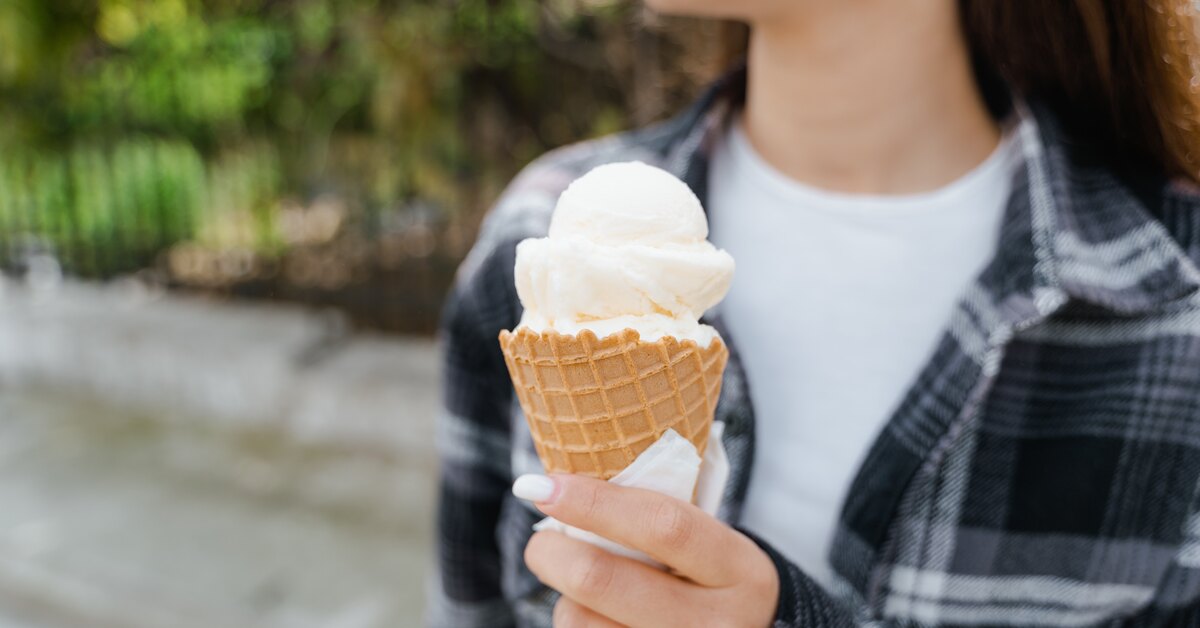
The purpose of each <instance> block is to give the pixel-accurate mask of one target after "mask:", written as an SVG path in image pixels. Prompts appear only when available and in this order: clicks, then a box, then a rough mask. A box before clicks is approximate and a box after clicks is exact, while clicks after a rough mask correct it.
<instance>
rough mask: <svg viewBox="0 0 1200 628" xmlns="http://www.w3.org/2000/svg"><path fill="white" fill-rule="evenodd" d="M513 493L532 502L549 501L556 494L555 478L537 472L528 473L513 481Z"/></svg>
mask: <svg viewBox="0 0 1200 628" xmlns="http://www.w3.org/2000/svg"><path fill="white" fill-rule="evenodd" d="M512 492H513V495H516V496H517V497H519V498H521V499H524V500H528V501H531V502H545V501H549V499H550V498H551V497H553V496H554V480H552V479H550V478H548V477H546V476H544V475H538V474H536V473H527V474H525V475H522V476H521V477H519V478H517V481H516V482H513V487H512Z"/></svg>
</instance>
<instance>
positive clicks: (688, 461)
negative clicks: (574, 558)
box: [533, 421, 729, 568]
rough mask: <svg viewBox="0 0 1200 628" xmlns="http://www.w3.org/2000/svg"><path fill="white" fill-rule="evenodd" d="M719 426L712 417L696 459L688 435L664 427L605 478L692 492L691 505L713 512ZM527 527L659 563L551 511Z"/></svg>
mask: <svg viewBox="0 0 1200 628" xmlns="http://www.w3.org/2000/svg"><path fill="white" fill-rule="evenodd" d="M724 432H725V424H724V423H722V422H720V421H717V422H714V423H713V425H712V428H711V432H710V433H709V435H708V446H707V447H705V450H704V459H703V460H701V459H700V456H699V455H697V454H696V447H695V445H692V443H691V441H689V440H688V439H686V438H684V437H682V436H680V435H679V433H678V432H676V431H675V430H671V429H668V430H667V431H666V432H665V433H663V435H662V437H660V438H659V439H658V440H657V441H654V444H653V445H650V447H649V448H647V449H646V451H643V452H642V455H640V456H638V457H637V458H636V459H635V460H634V461H633V463H631V464H630V465H629V466H628V467H625V468H624V469H623V470H621V472H620V473H618V474H617V475H616V476H614V477H613V478H612V479H611V480H609V482H612V483H613V484H616V485H618V486H628V487H632V488H645V489H650V490H652V491H658V492H659V493H662V494H664V495H668V496H670V497H674V498H676V499H681V500H683V501H690V500H691V499H692V494H693V492H694V493H695V495H696V505H697V506H699V507H700V509H701V510H703V511H704V512H706V513H708V514H710V515H716V513H717V509H718V508H720V506H721V495H722V494H724V492H725V482H726V481H727V480H728V479H729V458H728V457H726V455H725V445H724V444H723V443H722V442H721V435H722V434H723V433H724ZM533 529H534V530H556V531H558V532H562V533H563V534H566V535H567V536H569V537H571V538H575V539H579V540H581V541H587V542H588V543H591V544H592V545H595V546H597V547H601V548H604V549H606V550H608V551H610V552H612V553H614V554H619V555H621V556H628V557H629V558H633V559H635V560H640V561H642V562H644V563H646V564H648V565H653V566H655V567H658V568H662V567H663V565H662V564H660V563H658V562H657V561H655V560H654V559H652V558H650V557H649V556H647V555H646V554H644V553H642V552H639V551H636V550H632V549H629V548H627V547H625V546H623V545H618V544H617V543H614V542H612V541H610V540H608V539H606V538H603V537H601V536H598V535H596V534H593V533H591V532H588V531H587V530H580V529H579V528H576V527H574V526H569V525H567V524H565V523H563V522H561V521H559V520H557V519H555V518H554V517H546V518H545V519H542V520H541V521H539V522H537V523H535V524H534V525H533Z"/></svg>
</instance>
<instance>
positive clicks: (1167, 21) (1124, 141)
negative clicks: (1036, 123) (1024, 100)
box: [685, 0, 1200, 182]
mask: <svg viewBox="0 0 1200 628" xmlns="http://www.w3.org/2000/svg"><path fill="white" fill-rule="evenodd" d="M958 3H959V13H960V18H961V21H962V28H963V33H964V35H965V37H966V40H967V44H968V46H969V47H970V49H971V53H972V56H973V57H974V63H975V71H976V74H977V76H978V80H979V82H980V85H981V87H982V89H983V91H984V94H985V97H989V101H991V102H993V103H994V102H995V101H996V100H997V98H995V97H997V96H999V95H1002V94H1003V95H1007V93H1008V91H1009V90H1010V89H1011V90H1013V91H1015V92H1016V93H1017V94H1020V95H1023V96H1026V97H1029V98H1033V99H1036V100H1038V101H1040V102H1043V103H1045V104H1046V105H1048V106H1050V107H1051V108H1053V109H1054V110H1055V111H1056V112H1057V113H1058V117H1059V118H1060V119H1061V120H1062V122H1063V124H1064V126H1065V127H1066V130H1067V131H1068V132H1069V133H1070V135H1071V140H1072V142H1073V143H1075V144H1080V145H1084V146H1087V147H1089V148H1092V149H1094V150H1095V151H1097V152H1098V153H1100V154H1102V155H1103V156H1104V157H1105V158H1106V159H1107V160H1108V161H1110V162H1111V163H1113V164H1114V165H1117V166H1121V167H1126V168H1133V169H1139V170H1154V171H1157V172H1159V173H1162V174H1165V175H1167V176H1171V177H1186V178H1187V179H1190V180H1192V181H1194V182H1200V78H1197V76H1198V75H1197V63H1198V62H1200V32H1198V29H1200V21H1198V20H1197V15H1196V13H1197V11H1196V9H1195V8H1193V5H1192V2H1191V0H958ZM718 33H719V37H713V33H712V32H711V31H710V32H708V33H706V38H705V42H706V48H707V50H708V52H709V54H710V56H709V57H708V59H709V60H710V61H715V62H716V64H710V65H708V66H707V67H708V68H716V67H718V66H720V67H728V64H729V63H731V62H733V61H734V60H735V59H738V58H741V57H743V56H744V55H745V42H746V37H745V34H746V29H745V27H744V26H743V25H741V24H737V23H733V22H725V23H722V25H721V26H720V30H719V31H718ZM714 42H717V43H718V45H715V46H714V45H713V43H714ZM685 48H690V49H692V50H695V49H696V48H695V47H693V46H685ZM714 57H715V58H714ZM702 74H703V75H704V76H705V77H706V78H711V77H712V75H713V74H714V72H712V71H707V72H704V73H702ZM692 75H693V76H698V75H697V73H695V72H692Z"/></svg>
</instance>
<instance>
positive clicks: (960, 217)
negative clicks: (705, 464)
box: [708, 124, 1020, 588]
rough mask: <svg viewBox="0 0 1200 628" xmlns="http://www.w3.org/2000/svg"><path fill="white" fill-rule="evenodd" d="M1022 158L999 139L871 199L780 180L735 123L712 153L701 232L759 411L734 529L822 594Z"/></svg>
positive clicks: (987, 244)
mask: <svg viewBox="0 0 1200 628" xmlns="http://www.w3.org/2000/svg"><path fill="white" fill-rule="evenodd" d="M1019 164H1020V151H1019V147H1018V146H1017V140H1016V139H1015V138H1014V137H1012V136H1011V135H1009V136H1006V138H1005V139H1003V140H1002V141H1001V142H1000V144H999V146H998V147H997V148H996V150H995V151H994V152H993V153H992V155H991V156H989V157H988V158H987V159H986V160H985V161H984V162H983V163H981V164H979V165H978V166H977V167H975V169H973V170H971V171H970V172H968V173H967V174H965V175H964V176H962V177H961V178H960V179H958V180H957V181H954V182H952V183H950V184H948V185H946V186H945V187H943V188H941V189H938V190H935V191H933V192H929V193H923V194H913V195H903V196H869V195H854V194H844V193H837V192H830V191H826V190H820V189H816V188H814V187H811V186H808V185H805V184H803V183H800V182H797V181H795V180H793V179H790V178H788V177H787V176H786V175H784V174H782V173H780V172H778V171H776V170H775V169H773V168H772V167H771V166H770V165H769V164H767V163H766V162H765V161H764V160H763V159H762V158H761V157H760V156H759V155H758V154H757V153H756V152H755V151H754V148H753V147H752V146H751V145H750V142H749V141H748V140H747V138H746V136H745V135H744V134H743V132H742V130H741V128H740V126H739V125H736V124H734V125H731V128H730V129H729V131H728V132H727V133H726V134H725V135H724V137H723V139H722V141H721V142H720V143H719V145H718V146H717V147H716V150H715V152H714V155H713V159H712V162H711V169H710V172H709V199H708V214H709V222H710V230H711V236H710V238H711V240H712V241H713V242H714V243H715V244H716V245H717V246H719V247H721V248H724V249H725V250H727V251H729V252H730V253H731V254H732V255H733V257H734V259H735V260H736V261H737V271H736V272H735V274H734V280H733V287H732V288H731V289H730V292H729V295H728V296H727V297H726V298H725V300H724V302H723V303H722V304H721V305H719V306H718V311H719V312H720V314H721V316H722V318H723V319H724V322H725V324H726V326H727V327H728V330H729V333H730V336H731V337H732V341H733V343H734V345H735V347H736V349H737V351H738V353H739V355H740V357H741V360H742V363H743V365H744V368H745V369H746V375H747V378H748V381H749V389H750V398H751V401H752V402H753V405H754V413H755V417H756V420H755V432H756V433H755V442H756V448H755V456H754V468H753V473H752V475H751V479H750V489H749V494H748V495H747V500H746V504H745V511H744V514H743V520H742V522H741V523H742V524H743V525H744V526H746V527H747V528H748V529H749V530H751V531H753V532H755V533H756V534H758V535H760V536H762V537H763V538H764V539H766V540H767V541H768V542H770V543H771V544H773V545H774V546H775V547H777V548H778V549H779V551H781V552H782V553H783V554H784V555H785V556H787V557H788V558H789V559H791V560H792V561H793V562H795V563H796V564H797V565H799V566H800V567H801V568H802V569H804V570H805V572H806V573H808V574H809V575H811V576H812V577H813V578H815V579H816V580H817V582H819V583H821V584H823V585H824V586H826V588H829V587H830V586H831V582H832V579H833V572H832V570H831V568H830V566H829V561H828V550H829V545H830V543H831V541H832V535H833V531H834V527H835V524H836V522H837V520H838V516H839V515H840V512H841V508H842V503H843V502H844V500H845V498H846V492H847V491H848V489H849V485H850V482H851V481H852V480H853V479H854V476H855V474H856V473H857V471H858V468H859V466H860V464H861V462H862V459H863V457H864V456H865V455H866V452H867V450H868V449H869V448H870V446H871V444H872V442H873V441H874V440H875V438H876V436H877V435H878V433H879V431H880V429H882V427H883V425H884V423H885V422H886V421H887V419H889V418H890V416H891V414H892V413H893V411H894V410H895V408H896V406H897V405H898V404H899V402H900V400H901V397H902V396H903V395H904V393H905V392H907V390H908V389H909V388H910V387H911V386H912V384H913V382H914V380H915V378H916V376H917V374H918V371H919V370H920V369H921V367H922V366H924V364H925V363H926V362H927V361H928V360H929V358H930V357H931V355H932V353H933V350H934V349H935V345H936V344H937V342H938V340H939V338H940V337H941V335H942V333H943V330H944V329H945V326H946V324H947V323H948V322H949V319H950V314H951V312H952V310H953V308H954V306H955V304H956V302H957V301H958V297H959V296H960V295H961V294H962V292H963V291H964V290H965V289H966V288H967V287H968V285H969V284H970V282H971V281H972V280H973V279H974V278H975V277H976V276H977V275H978V274H979V272H980V271H981V270H982V269H983V267H984V265H985V264H986V263H987V262H988V261H989V260H990V259H991V258H992V256H993V254H994V253H995V250H996V246H997V239H998V237H999V231H1000V221H1001V219H1002V214H1003V211H1004V207H1005V205H1006V204H1007V201H1008V197H1009V193H1010V190H1011V184H1012V177H1013V175H1014V173H1015V171H1016V168H1017V167H1018V166H1019Z"/></svg>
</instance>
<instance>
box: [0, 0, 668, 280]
mask: <svg viewBox="0 0 1200 628" xmlns="http://www.w3.org/2000/svg"><path fill="white" fill-rule="evenodd" d="M641 13H642V9H641V8H640V6H639V5H637V4H634V3H630V2H616V1H605V0H546V1H536V0H402V1H399V2H384V1H381V0H336V1H335V0H208V1H204V2H201V1H199V0H54V1H46V0H2V1H0V147H3V150H0V266H3V265H4V264H5V263H11V260H12V256H13V255H14V254H16V253H17V252H19V251H18V248H19V245H21V243H27V242H28V241H29V240H30V238H32V239H33V240H34V241H36V243H37V244H38V245H39V246H48V247H51V248H53V249H54V250H55V253H56V255H57V256H58V257H59V259H60V260H61V261H62V262H63V263H64V265H65V266H66V267H67V268H68V270H71V271H73V272H76V273H79V274H83V275H89V276H109V275H112V274H115V273H121V272H128V271H130V270H134V269H137V268H142V267H145V266H147V265H153V264H155V263H161V260H162V259H163V255H164V254H165V253H166V252H167V251H169V249H170V248H171V247H172V246H173V245H175V244H177V243H186V244H187V245H188V246H190V247H192V248H191V249H189V250H190V251H192V252H193V253H194V252H195V251H196V250H198V249H196V248H195V247H203V248H205V249H206V250H211V251H222V250H233V251H236V252H237V253H238V254H239V255H242V256H246V255H250V256H252V257H254V258H255V259H259V260H268V261H269V260H279V259H281V256H286V255H288V254H289V251H290V250H292V249H294V248H296V247H297V246H300V243H297V242H293V241H290V240H289V239H288V234H289V233H291V232H294V231H296V230H295V229H293V230H291V231H289V230H288V229H281V227H280V225H281V221H282V222H286V221H288V220H292V221H293V222H295V220H294V219H295V216H301V217H303V216H305V215H307V214H304V213H303V212H301V213H296V212H297V211H298V210H296V209H295V208H296V207H301V208H302V207H305V206H309V205H311V204H312V203H313V202H314V199H318V198H323V199H328V198H330V197H333V198H336V199H338V204H336V207H337V208H338V209H337V211H338V212H343V213H344V214H345V215H344V216H342V215H341V214H338V216H339V217H338V218H337V221H336V224H337V225H338V229H339V230H340V231H339V232H338V233H341V234H342V235H345V234H346V233H357V236H356V237H358V238H359V239H357V240H353V242H355V243H359V242H363V241H365V242H368V243H370V242H382V243H383V244H381V245H380V247H378V248H379V251H377V252H378V253H379V254H380V255H383V256H384V257H387V258H388V259H389V260H390V262H388V263H390V264H393V266H394V264H396V263H402V261H403V260H401V258H402V257H403V256H405V255H408V256H410V257H412V256H416V257H422V256H428V255H436V254H441V255H445V256H448V257H450V258H454V257H455V256H457V255H460V254H461V253H462V249H463V248H464V247H465V246H466V244H468V243H469V241H470V234H471V232H472V229H473V225H474V224H475V222H476V221H477V219H478V216H479V214H480V213H481V211H482V209H483V208H484V207H485V206H486V204H487V203H488V202H489V201H490V200H491V199H492V198H494V197H495V195H496V194H497V193H498V192H499V190H500V189H501V187H502V186H503V185H504V183H505V182H507V180H508V179H510V178H511V177H512V176H513V174H515V172H516V171H517V170H518V169H519V168H520V167H521V166H522V165H523V164H524V163H526V162H527V161H529V160H530V159H532V158H533V157H535V156H536V155H538V154H539V153H541V152H543V151H545V150H547V149H548V148H551V147H554V146H557V145H561V144H565V143H568V142H571V141H575V140H578V139H582V138H586V137H590V136H595V135H600V134H604V133H609V132H612V131H614V130H618V129H620V128H624V127H628V126H631V125H635V124H641V123H645V122H648V121H649V120H651V119H653V118H657V117H660V116H661V115H663V114H664V113H666V112H667V111H669V110H671V109H673V108H675V107H676V106H677V105H678V104H679V102H681V101H682V100H683V99H684V98H686V97H687V96H688V95H689V92H690V91H691V87H692V86H691V85H690V84H688V83H687V82H686V81H683V80H681V79H679V78H678V77H677V76H675V75H676V74H678V73H674V74H672V73H671V72H664V71H663V69H662V68H663V67H664V66H665V67H670V62H669V60H668V61H667V62H666V63H663V59H665V58H667V57H669V55H670V54H671V53H672V49H670V48H669V46H667V45H666V44H665V43H664V41H663V40H662V38H661V37H659V36H658V35H657V34H656V33H653V32H650V31H649V30H647V29H646V28H645V25H644V22H643V20H642V19H641V18H642V16H641ZM676 52H678V51H676ZM672 85H675V86H676V89H675V91H674V92H671V86H672ZM326 206H328V203H327V204H326ZM289 208H291V209H289ZM288 211H292V215H291V218H289V217H288V216H287V215H285V214H287V212H288ZM322 211H323V212H325V213H322V214H320V215H322V216H326V214H328V211H326V210H322ZM329 211H333V210H329ZM414 212H416V213H415V214H414ZM414 216H415V218H414ZM322 220H326V221H327V222H328V216H326V218H322ZM421 221H423V223H430V224H433V225H434V226H436V227H437V228H438V229H440V230H441V231H438V233H442V232H444V231H446V229H448V228H449V227H447V225H450V226H454V225H458V226H460V227H461V229H460V230H459V231H461V233H459V235H458V236H457V237H444V238H441V239H437V243H438V246H434V247H431V246H427V245H426V244H425V243H421V244H419V245H413V244H412V242H416V240H414V239H413V238H414V237H416V236H412V237H409V236H404V238H401V239H400V240H397V241H399V242H408V243H409V244H404V245H403V246H400V247H399V248H397V247H391V248H389V246H388V245H387V242H388V240H387V238H388V237H390V236H389V233H388V231H389V230H394V229H410V228H414V225H416V226H417V227H420V228H422V229H425V230H426V231H428V229H429V228H430V225H429V224H421V225H417V222H421ZM300 231H304V230H303V229H301V230H300ZM326 231H328V230H324V231H321V232H322V233H325V232H326ZM463 234H465V235H463ZM334 235H336V234H334ZM330 237H334V236H330ZM337 237H342V236H337ZM421 237H422V238H424V237H425V236H421ZM439 237H440V236H439ZM364 238H365V240H364ZM405 238H407V239H405ZM306 242H307V241H306ZM422 242H424V241H422ZM308 244H311V242H308ZM354 247H358V248H361V247H359V246H358V244H354V246H353V247H352V246H350V245H345V246H343V247H342V249H346V250H349V249H351V248H354ZM439 247H440V248H439ZM356 250H357V249H356ZM397 251H398V252H397ZM356 255H358V253H356ZM388 256H390V257H388ZM397 256H399V257H397ZM192 257H193V258H194V257H195V256H194V255H193V256H192ZM189 259H191V258H189ZM356 259H357V258H356ZM397 260H400V261H397ZM364 263H365V262H364ZM266 267H271V265H270V264H267V266H266ZM239 268H240V266H239ZM343 275H344V276H345V277H349V278H353V277H358V276H359V275H360V274H355V273H354V272H349V271H347V272H346V273H343V274H342V275H338V276H339V277H340V276H343Z"/></svg>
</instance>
